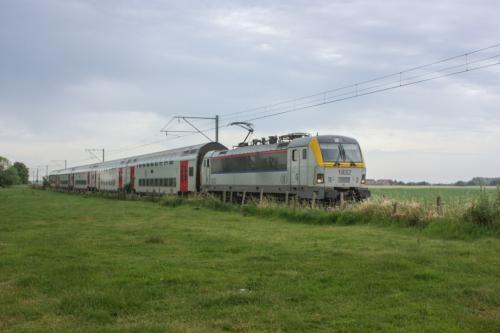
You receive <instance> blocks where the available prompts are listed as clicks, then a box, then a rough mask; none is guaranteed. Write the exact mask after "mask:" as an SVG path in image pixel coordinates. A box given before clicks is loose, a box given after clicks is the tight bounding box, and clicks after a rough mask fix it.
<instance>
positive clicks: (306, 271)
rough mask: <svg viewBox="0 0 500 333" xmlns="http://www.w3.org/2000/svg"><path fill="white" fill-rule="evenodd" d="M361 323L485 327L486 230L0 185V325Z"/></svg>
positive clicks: (254, 327)
mask: <svg viewBox="0 0 500 333" xmlns="http://www.w3.org/2000/svg"><path fill="white" fill-rule="evenodd" d="M393 193H395V192H393ZM374 195H383V194H381V193H380V192H379V193H376V192H375V193H374ZM386 195H388V194H386ZM432 196H434V194H433V195H432ZM445 203H446V201H445ZM373 331H376V332H499V331H500V238H499V237H496V236H491V235H489V234H488V233H479V234H477V235H476V236H475V237H472V238H466V237H465V238H463V239H460V238H454V239H449V238H446V237H440V236H439V234H434V233H429V232H426V231H425V228H419V227H401V226H398V225H386V224H380V225H377V224H374V223H365V224H341V223H330V224H329V223H308V222H307V221H305V220H304V221H301V220H300V219H297V218H296V219H294V220H293V221H291V220H289V219H285V218H283V217H281V216H279V215H276V216H275V215H269V216H262V215H258V214H250V213H246V211H244V210H242V211H239V210H238V209H230V210H217V209H211V208H210V207H206V206H204V205H197V204H196V202H193V203H190V204H179V205H173V204H169V205H162V204H159V203H154V202H146V201H120V200H110V199H104V198H100V197H93V196H81V195H70V194H63V193H56V192H51V191H41V190H32V189H28V188H11V189H0V332H373Z"/></svg>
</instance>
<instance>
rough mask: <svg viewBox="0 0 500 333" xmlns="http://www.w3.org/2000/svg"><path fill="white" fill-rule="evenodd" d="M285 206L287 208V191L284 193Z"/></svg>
mask: <svg viewBox="0 0 500 333" xmlns="http://www.w3.org/2000/svg"><path fill="white" fill-rule="evenodd" d="M285 205H286V206H287V207H288V191H286V192H285Z"/></svg>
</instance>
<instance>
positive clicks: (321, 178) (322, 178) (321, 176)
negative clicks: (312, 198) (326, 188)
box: [316, 173, 325, 184]
mask: <svg viewBox="0 0 500 333" xmlns="http://www.w3.org/2000/svg"><path fill="white" fill-rule="evenodd" d="M324 182H325V174H323V173H318V174H316V184H323V183H324Z"/></svg>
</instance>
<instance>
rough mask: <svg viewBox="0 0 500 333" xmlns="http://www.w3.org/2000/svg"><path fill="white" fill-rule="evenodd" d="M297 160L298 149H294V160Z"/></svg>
mask: <svg viewBox="0 0 500 333" xmlns="http://www.w3.org/2000/svg"><path fill="white" fill-rule="evenodd" d="M296 160H297V149H294V150H292V161H296Z"/></svg>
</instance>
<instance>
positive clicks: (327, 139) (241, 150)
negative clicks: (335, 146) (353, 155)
mask: <svg viewBox="0 0 500 333" xmlns="http://www.w3.org/2000/svg"><path fill="white" fill-rule="evenodd" d="M313 138H317V139H318V142H319V143H358V142H357V141H356V139H354V138H350V137H347V136H341V135H318V136H314V137H311V136H306V137H302V138H297V139H294V140H292V141H290V142H280V143H275V144H267V145H251V146H243V147H237V148H234V149H229V150H221V151H214V152H211V154H210V155H209V157H218V156H232V155H239V154H248V153H256V152H261V151H271V150H281V149H286V148H294V147H306V146H308V145H309V143H310V142H311V140H312V139H313Z"/></svg>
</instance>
